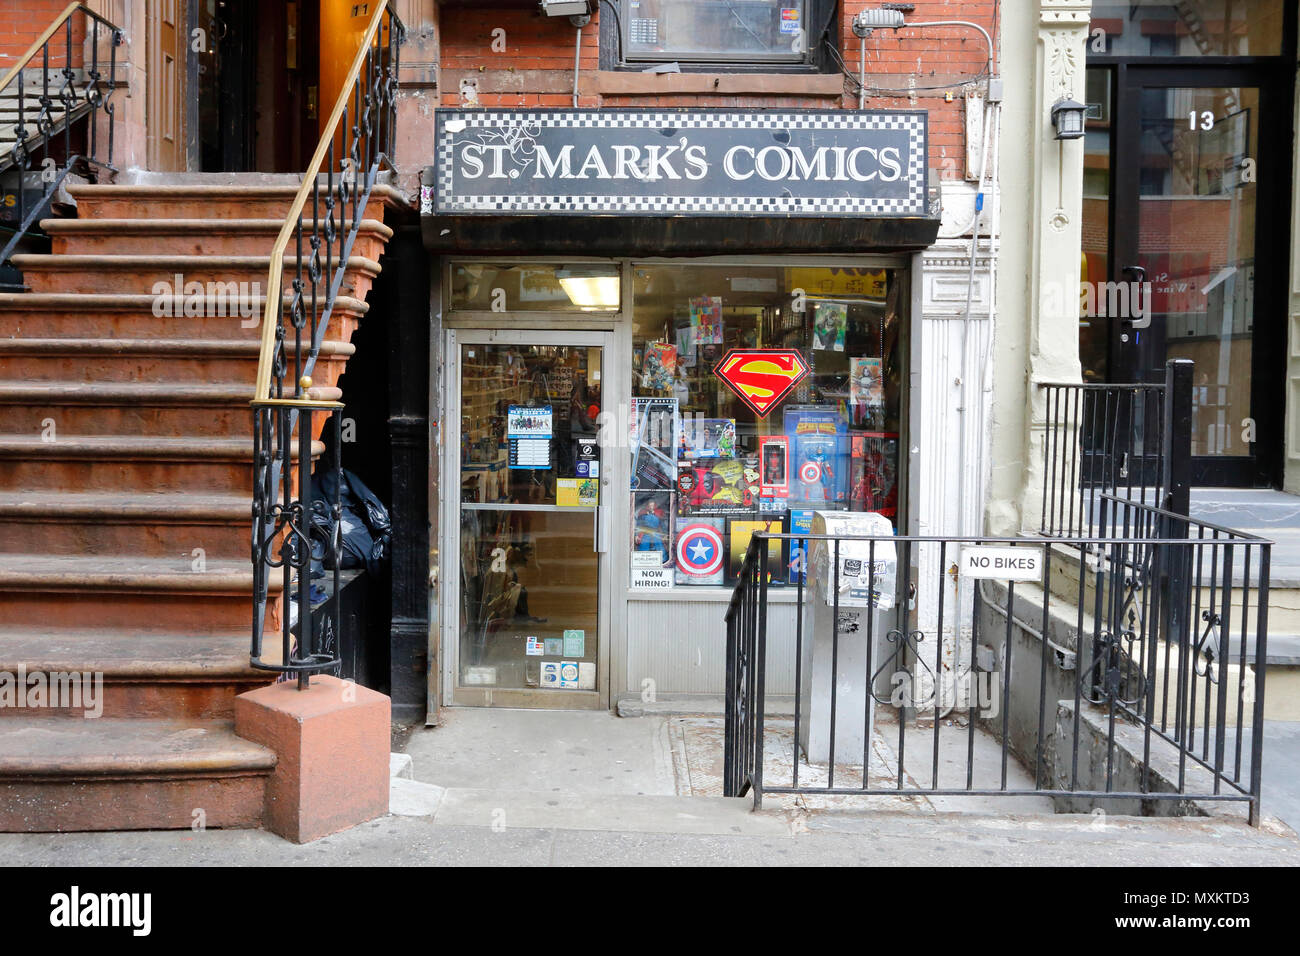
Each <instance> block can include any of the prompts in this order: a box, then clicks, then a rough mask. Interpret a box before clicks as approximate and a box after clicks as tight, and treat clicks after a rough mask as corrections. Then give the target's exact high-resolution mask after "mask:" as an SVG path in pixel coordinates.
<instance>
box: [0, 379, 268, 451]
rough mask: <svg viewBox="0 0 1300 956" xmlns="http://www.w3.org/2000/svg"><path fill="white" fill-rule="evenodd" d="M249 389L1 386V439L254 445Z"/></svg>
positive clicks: (183, 385) (196, 385) (168, 385)
mask: <svg viewBox="0 0 1300 956" xmlns="http://www.w3.org/2000/svg"><path fill="white" fill-rule="evenodd" d="M251 396H252V386H251V385H249V384H238V385H236V384H221V385H208V384H204V383H175V382H168V383H136V382H124V383H115V384H111V385H110V384H104V383H99V384H95V385H73V384H59V385H57V386H51V385H50V384H48V383H39V382H38V383H32V382H14V381H0V434H15V435H17V434H29V435H30V434H45V433H50V430H51V429H52V430H53V431H52V434H53V436H54V438H55V440H58V438H60V437H63V438H68V437H73V436H80V435H121V436H150V435H189V436H191V437H194V438H244V439H246V440H247V441H249V442H251V441H252V435H253V413H252V410H251V409H250V408H249V405H248V402H249V399H250V397H251Z"/></svg>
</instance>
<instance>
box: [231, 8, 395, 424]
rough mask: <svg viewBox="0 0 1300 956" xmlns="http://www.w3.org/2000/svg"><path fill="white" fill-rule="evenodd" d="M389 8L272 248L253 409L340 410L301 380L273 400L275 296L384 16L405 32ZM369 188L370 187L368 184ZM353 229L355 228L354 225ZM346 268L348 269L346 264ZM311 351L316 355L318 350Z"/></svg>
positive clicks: (372, 25) (366, 41)
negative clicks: (292, 393)
mask: <svg viewBox="0 0 1300 956" xmlns="http://www.w3.org/2000/svg"><path fill="white" fill-rule="evenodd" d="M389 6H390V3H389V0H382V2H380V3H379V4H378V5H377V6H376V8H375V12H374V13H372V14H371V15H370V22H369V23H368V24H367V25H366V31H365V33H364V34H363V35H362V38H361V42H360V45H359V46H358V47H357V52H356V55H355V56H354V57H353V58H352V65H351V67H349V68H348V73H347V76H346V77H345V78H344V80H343V83H342V85H341V87H340V89H339V96H338V99H337V100H335V102H334V109H333V110H332V111H331V112H330V116H329V121H328V122H327V123H326V125H325V130H324V132H322V133H321V137H320V140H319V142H317V144H316V151H315V152H314V153H313V154H312V158H311V162H310V163H309V164H308V166H307V172H306V173H304V174H303V177H302V184H301V185H300V186H299V187H298V192H297V193H296V194H295V195H294V197H293V203H292V204H291V205H290V206H289V212H288V213H287V214H286V216H285V218H284V224H283V225H281V226H280V232H279V234H278V235H277V236H276V238H275V245H274V246H273V247H272V248H271V263H270V269H269V272H268V274H267V285H266V289H267V296H266V305H265V307H264V311H263V313H262V348H261V352H260V354H259V356H258V360H257V384H256V386H255V391H254V396H253V401H252V405H253V406H254V407H258V406H262V407H265V406H274V405H291V406H296V407H299V408H335V407H337V404H338V403H336V402H329V401H320V400H316V399H312V398H310V397H309V396H308V395H307V389H308V388H310V379H308V380H307V382H308V384H307V386H306V387H304V386H303V383H302V380H299V381H298V382H297V383H295V389H296V392H295V397H294V398H293V399H284V398H272V397H271V369H272V365H273V363H274V360H275V345H276V336H275V332H276V326H277V325H278V321H277V317H278V315H279V310H280V309H282V308H283V307H284V305H283V302H282V301H281V299H282V297H281V295H278V294H276V290H279V289H280V288H281V283H282V282H283V280H284V268H283V266H284V261H283V260H284V252H285V249H287V248H288V246H289V240H290V239H291V238H292V237H293V234H294V232H295V231H296V230H297V229H298V226H299V223H300V220H301V218H302V213H303V209H304V208H305V207H306V205H307V198H308V196H310V195H311V194H312V192H313V191H314V190H315V189H316V187H317V182H316V181H317V178H318V177H319V176H320V173H321V167H322V166H323V165H324V162H325V158H326V156H327V155H329V153H330V151H331V148H332V147H333V145H334V142H335V140H336V139H337V137H338V133H339V123H340V122H341V121H342V119H343V114H344V112H345V111H346V109H347V105H348V99H349V96H350V94H351V93H352V92H353V90H354V89H355V87H356V85H357V80H358V78H359V77H360V75H361V68H362V67H363V66H364V65H365V62H366V58H367V57H368V56H369V55H370V52H371V45H372V44H373V43H374V39H375V34H376V33H377V32H378V30H379V27H380V24H381V23H382V22H383V20H384V15H385V14H388V15H389V16H390V17H391V22H392V24H393V26H394V27H396V28H398V29H399V30H401V29H402V22H401V20H400V19H399V18H398V16H397V13H396V11H394V10H390V9H389ZM402 32H404V31H402ZM360 172H361V171H360V170H357V169H354V170H353V174H354V175H360ZM331 174H332V170H331ZM367 185H368V186H369V183H368V184H367ZM368 192H369V190H368V189H367V193H368ZM353 225H354V227H355V223H354V224H353ZM343 265H346V263H344V264H343ZM313 344H314V343H313ZM312 351H313V352H315V348H313V350H312Z"/></svg>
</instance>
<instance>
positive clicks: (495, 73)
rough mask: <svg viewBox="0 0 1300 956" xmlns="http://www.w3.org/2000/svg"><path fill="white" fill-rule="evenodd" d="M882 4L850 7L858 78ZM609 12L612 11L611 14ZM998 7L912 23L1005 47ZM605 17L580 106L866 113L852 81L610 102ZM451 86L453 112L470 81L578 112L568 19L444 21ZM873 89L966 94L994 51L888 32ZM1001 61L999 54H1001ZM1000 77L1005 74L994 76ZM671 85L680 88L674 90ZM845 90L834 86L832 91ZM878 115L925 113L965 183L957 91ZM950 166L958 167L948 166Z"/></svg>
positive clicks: (940, 153)
mask: <svg viewBox="0 0 1300 956" xmlns="http://www.w3.org/2000/svg"><path fill="white" fill-rule="evenodd" d="M878 6H879V3H876V2H872V3H862V2H855V0H846V2H843V3H841V4H840V28H841V46H840V51H841V55H842V56H843V58H844V61H845V64H846V65H847V66H848V68H849V70H850V72H851V73H853V75H854V76H855V77H856V76H857V72H858V50H859V44H858V38H857V37H855V36H854V35H853V31H852V29H851V26H850V24H851V23H852V20H853V15H854V14H855V13H857V11H858V10H860V9H862V8H864V7H878ZM602 7H603V4H602ZM993 9H994V4H993V3H992V0H989V2H959V3H945V2H938V0H916V10H915V11H914V12H912V13H909V14H908V15H907V18H908V20H910V21H927V20H950V19H957V20H971V21H974V22H976V23H979V24H980V25H981V26H983V27H984V28H985V29H986V30H988V31H989V33H990V34H992V35H993V37H994V42H995V43H996V41H997V32H996V30H995V29H994V27H995V25H994V23H993V22H992V17H993ZM598 23H599V17H593V18H592V25H591V26H589V27H587V28H586V29H585V30H583V54H582V76H581V79H580V86H579V93H580V96H579V105H580V106H582V107H599V106H676V107H690V106H698V107H711V106H712V107H736V108H791V107H819V108H823V109H825V108H844V109H853V108H856V107H857V93H856V87H855V86H854V84H853V83H851V82H850V81H849V80H847V79H846V80H845V81H844V83H843V86H842V93H841V94H840V95H836V93H835V92H832V93H830V95H815V94H814V95H795V94H789V93H782V94H762V95H756V94H753V93H748V92H746V93H743V94H737V93H730V94H699V93H674V94H670V95H660V94H657V93H637V94H619V95H614V94H604V95H602V94H601V92H600V84H599V83H598V82H597V77H596V71H597V69H598V43H599V29H598ZM440 25H441V31H440V33H441V36H440V43H441V49H442V62H441V68H442V82H441V102H442V104H443V105H444V106H453V107H454V106H458V105H461V97H460V84H461V80H462V79H466V78H469V79H472V80H474V81H475V82H476V83H477V87H478V104H479V105H481V106H485V107H489V108H509V107H528V106H552V107H563V106H569V105H571V104H572V102H573V95H572V85H573V47H574V39H575V31H574V29H573V27H572V26H571V25H570V24H569V22H568V20H567V18H564V17H549V18H548V17H542V16H539V15H538V14H537V13H536V9H535V8H512V9H504V10H500V9H498V10H485V9H479V8H462V7H457V8H451V9H444V10H443V11H442V13H441V20H440ZM495 29H502V30H504V31H505V36H504V43H505V50H504V51H503V52H494V51H493V49H492V43H493V30H495ZM866 53H867V55H866V64H867V86H868V87H879V88H882V89H884V88H891V89H893V88H907V87H908V84H909V79H913V80H914V82H915V85H916V87H926V86H943V85H951V84H955V83H956V84H959V83H960V82H961V81H962V80H963V79H964V78H967V77H971V76H974V75H975V74H978V73H979V72H980V71H981V70H982V69H983V67H984V59H985V47H984V42H983V39H982V38H981V37H980V35H979V33H978V32H977V31H975V30H971V29H969V28H961V27H940V28H935V29H927V30H919V29H903V30H898V31H892V30H878V31H876V32H875V33H874V34H873V35H872V36H871V37H869V38H868V39H867V42H866ZM995 55H996V48H995ZM994 71H995V72H996V66H995V68H994ZM669 82H671V81H669ZM831 89H832V90H834V89H835V87H834V85H832V87H831ZM867 105H868V107H869V108H871V107H875V108H881V109H925V110H928V111H929V113H930V163H931V165H932V166H934V167H936V168H939V169H947V170H950V171H951V172H952V173H954V174H955V175H963V174H964V173H965V148H966V147H965V142H966V137H965V119H964V107H963V104H962V91H961V89H960V88H959V87H958V86H954V87H953V89H952V102H946V101H945V98H944V92H943V91H942V90H921V89H918V91H917V93H916V95H915V96H913V97H908V96H906V95H904V96H883V95H877V94H876V93H874V92H871V91H869V92H868V95H867ZM945 160H948V162H945Z"/></svg>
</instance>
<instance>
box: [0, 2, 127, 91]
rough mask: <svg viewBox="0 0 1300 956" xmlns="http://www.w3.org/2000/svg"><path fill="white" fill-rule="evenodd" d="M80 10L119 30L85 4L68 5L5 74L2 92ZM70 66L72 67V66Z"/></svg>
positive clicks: (0, 82)
mask: <svg viewBox="0 0 1300 956" xmlns="http://www.w3.org/2000/svg"><path fill="white" fill-rule="evenodd" d="M78 10H81V11H84V12H85V14H86V15H87V16H89V17H93V18H94V19H96V20H98V21H99V22H100V23H102V24H104V25H105V26H107V27H109V28H110V29H113V30H116V29H117V27H115V26H113V24H112V23H110V22H109V21H107V20H105V19H104V18H103V17H101V16H100V15H99V14H98V13H96V12H95V11H94V10H92V9H90V8H89V7H87V6H86V5H85V4H84V3H70V4H68V5H67V6H66V7H64V8H63V12H62V13H60V14H59V15H58V17H57V18H55V20H54V22H53V23H51V24H50V25H49V26H48V27H46V28H45V32H44V33H42V34H41V35H40V36H38V37H37V38H36V42H35V43H33V44H32V45H31V46H29V47H28V48H27V52H26V53H24V54H23V55H22V56H21V57H19V58H18V62H17V63H15V64H14V65H13V66H12V67H10V68H9V72H8V73H6V74H5V77H4V79H3V80H0V90H3V89H4V88H5V87H7V86H8V85H9V84H10V83H12V82H13V81H14V78H15V77H16V76H18V74H19V73H20V72H22V71H23V70H25V69H26V68H27V64H28V63H30V62H31V59H32V57H34V56H35V55H36V53H37V51H39V50H40V48H41V47H43V46H45V44H46V43H48V42H50V37H52V36H54V34H55V31H57V30H58V29H59V27H61V26H63V24H65V23H66V22H67V21H68V18H69V17H71V16H72V15H73V14H74V13H76V12H77V11H78ZM68 65H69V66H71V64H68Z"/></svg>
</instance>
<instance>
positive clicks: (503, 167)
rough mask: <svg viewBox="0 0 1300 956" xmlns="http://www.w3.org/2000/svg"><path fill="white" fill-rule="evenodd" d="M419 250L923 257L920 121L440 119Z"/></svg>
mask: <svg viewBox="0 0 1300 956" xmlns="http://www.w3.org/2000/svg"><path fill="white" fill-rule="evenodd" d="M435 143H436V157H435V162H434V164H433V165H432V166H429V167H427V168H426V169H425V171H424V176H423V179H422V185H421V191H420V192H421V195H420V212H421V221H422V224H423V234H424V241H425V245H426V246H427V247H428V248H429V249H431V250H434V251H439V252H455V253H460V254H498V253H518V254H534V255H535V254H545V253H564V254H569V255H573V254H583V255H710V254H724V253H754V254H757V253H775V252H787V253H790V252H804V253H856V252H879V251H903V250H912V249H919V248H924V247H925V246H928V245H930V244H931V243H932V242H933V241H934V239H935V236H936V235H937V233H938V228H939V218H938V209H937V204H936V203H935V202H933V201H932V196H931V193H930V190H929V188H928V182H927V168H926V157H927V155H928V139H927V114H926V113H925V112H924V111H897V112H879V111H878V112H865V111H863V112H857V111H845V110H833V111H812V110H779V111H778V110H773V111H755V112H734V111H720V110H654V111H645V110H569V111H549V110H533V111H522V110H521V111H514V110H508V111H493V110H442V111H439V112H438V114H437V119H436V128H435Z"/></svg>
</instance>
